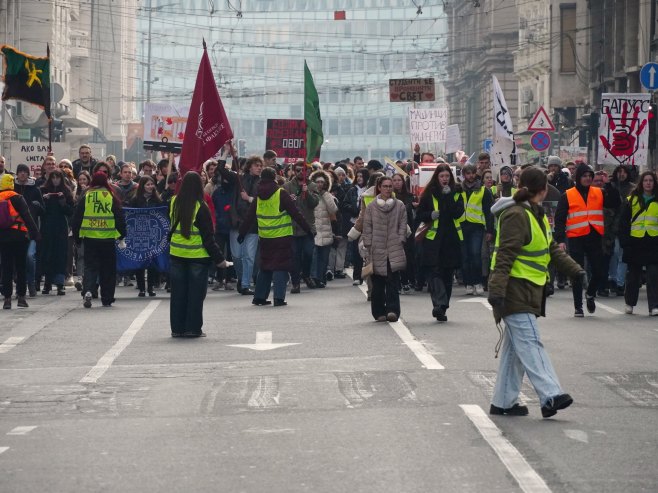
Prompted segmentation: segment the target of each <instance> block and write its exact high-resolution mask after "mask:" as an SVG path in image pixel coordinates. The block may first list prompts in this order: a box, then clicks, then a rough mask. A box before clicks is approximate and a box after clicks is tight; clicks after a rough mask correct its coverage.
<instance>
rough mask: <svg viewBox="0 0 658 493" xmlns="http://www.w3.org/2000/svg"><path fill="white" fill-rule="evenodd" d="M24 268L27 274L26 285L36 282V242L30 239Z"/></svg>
mask: <svg viewBox="0 0 658 493" xmlns="http://www.w3.org/2000/svg"><path fill="white" fill-rule="evenodd" d="M25 269H26V276H27V285H28V286H33V285H34V283H35V282H36V274H37V242H36V241H34V240H30V244H29V245H28V246H27V258H26V259H25Z"/></svg>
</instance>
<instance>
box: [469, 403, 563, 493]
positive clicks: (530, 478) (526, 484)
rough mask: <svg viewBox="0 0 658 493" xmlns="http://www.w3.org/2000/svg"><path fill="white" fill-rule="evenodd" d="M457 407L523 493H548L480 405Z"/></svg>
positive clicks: (543, 484)
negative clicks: (494, 453)
mask: <svg viewBox="0 0 658 493" xmlns="http://www.w3.org/2000/svg"><path fill="white" fill-rule="evenodd" d="M459 407H461V408H462V410H463V411H464V413H465V414H466V416H467V417H468V419H470V420H471V422H472V423H473V424H474V425H475V427H476V428H477V429H478V431H479V432H480V435H482V437H483V438H484V439H485V440H486V441H487V443H488V444H489V445H490V446H491V448H493V449H494V452H496V455H497V456H498V458H499V459H500V460H501V462H502V463H503V464H504V465H505V467H506V468H507V470H508V471H509V472H510V474H511V475H512V476H514V479H516V481H517V482H518V483H519V486H520V487H521V489H522V490H523V491H524V492H525V493H550V491H551V490H550V488H549V487H548V485H547V484H546V483H545V482H544V480H543V479H542V478H541V476H540V475H539V474H537V473H536V472H535V470H534V469H533V468H532V467H530V464H528V461H526V460H525V458H524V457H523V456H522V455H521V453H520V452H519V451H518V450H517V449H516V447H514V445H512V444H511V443H510V441H509V440H508V439H507V438H504V437H503V433H502V432H501V431H500V429H499V428H498V427H497V426H496V425H495V424H494V422H493V421H491V420H490V419H489V416H487V415H486V414H485V413H484V411H483V410H482V408H481V407H480V406H477V405H472V404H460V405H459Z"/></svg>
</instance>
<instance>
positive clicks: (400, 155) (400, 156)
mask: <svg viewBox="0 0 658 493" xmlns="http://www.w3.org/2000/svg"><path fill="white" fill-rule="evenodd" d="M404 156H406V154H405V153H404V151H403V150H402V149H400V150H399V151H397V152H396V153H395V159H400V160H402V159H404Z"/></svg>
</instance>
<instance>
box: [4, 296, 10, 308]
mask: <svg viewBox="0 0 658 493" xmlns="http://www.w3.org/2000/svg"><path fill="white" fill-rule="evenodd" d="M2 308H3V309H4V310H11V296H10V297H9V298H5V304H4V305H2Z"/></svg>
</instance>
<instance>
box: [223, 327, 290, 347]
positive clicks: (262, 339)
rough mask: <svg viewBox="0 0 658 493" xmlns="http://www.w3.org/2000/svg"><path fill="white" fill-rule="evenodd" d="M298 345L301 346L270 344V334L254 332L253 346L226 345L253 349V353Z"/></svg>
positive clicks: (286, 343)
mask: <svg viewBox="0 0 658 493" xmlns="http://www.w3.org/2000/svg"><path fill="white" fill-rule="evenodd" d="M298 344H301V342H282V343H278V344H272V332H271V331H264V332H256V343H255V344H227V346H230V347H241V348H245V349H253V350H255V351H269V350H270V349H279V348H282V347H286V346H296V345H298Z"/></svg>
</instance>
